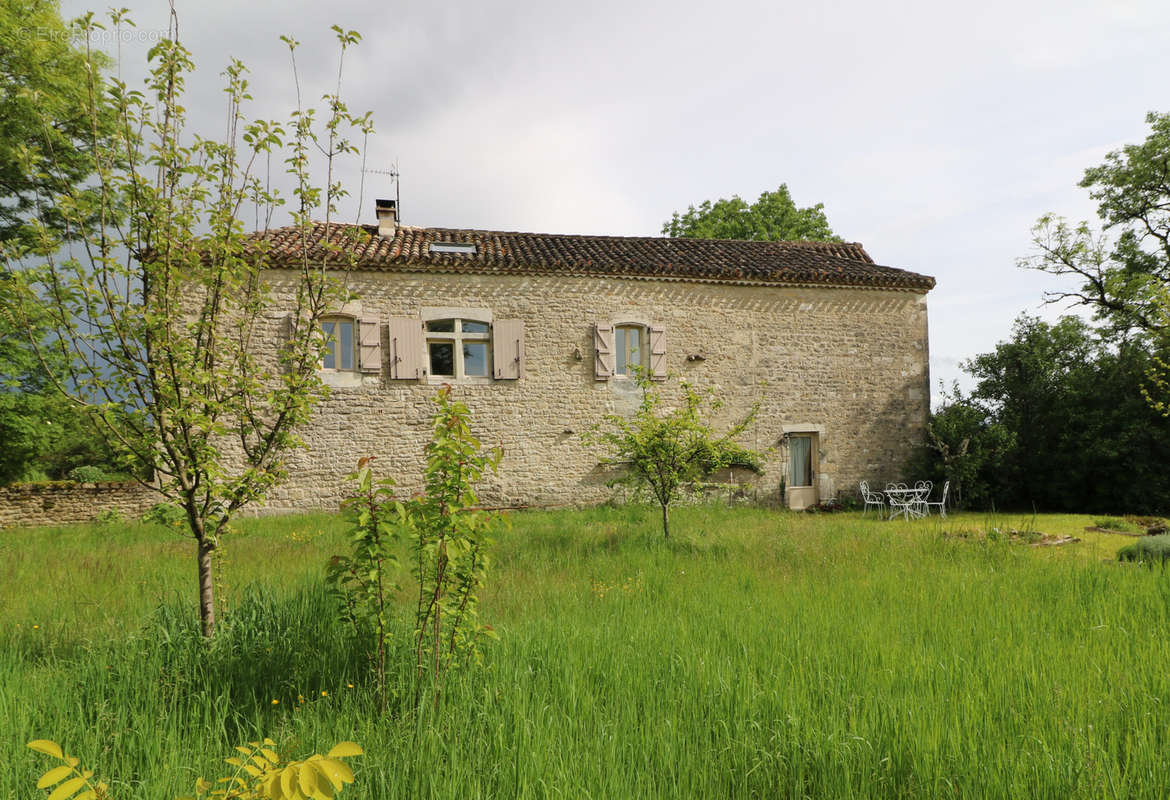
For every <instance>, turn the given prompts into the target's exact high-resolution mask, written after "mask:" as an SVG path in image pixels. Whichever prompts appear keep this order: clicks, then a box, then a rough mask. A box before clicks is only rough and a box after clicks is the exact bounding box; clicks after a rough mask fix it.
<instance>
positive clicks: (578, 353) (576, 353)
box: [573, 347, 582, 361]
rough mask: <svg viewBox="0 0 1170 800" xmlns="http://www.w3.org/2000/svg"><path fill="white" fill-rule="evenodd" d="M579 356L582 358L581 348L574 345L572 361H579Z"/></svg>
mask: <svg viewBox="0 0 1170 800" xmlns="http://www.w3.org/2000/svg"><path fill="white" fill-rule="evenodd" d="M581 358H582V356H581V348H580V347H574V348H573V360H574V361H580V360H581Z"/></svg>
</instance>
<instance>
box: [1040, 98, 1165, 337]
mask: <svg viewBox="0 0 1170 800" xmlns="http://www.w3.org/2000/svg"><path fill="white" fill-rule="evenodd" d="M1146 122H1148V123H1149V125H1150V134H1149V136H1147V137H1146V140H1145V141H1144V142H1142V143H1141V144H1131V145H1126V146H1125V147H1123V148H1122V149H1121V150H1116V151H1114V152H1112V153H1110V154H1109V155H1107V156H1106V157H1105V161H1104V162H1103V163H1102V164H1100V165H1099V166H1096V167H1092V168H1090V169H1087V170H1085V177H1084V178H1083V179H1082V180H1081V182H1080V185H1081V186H1083V187H1085V188H1086V189H1088V190H1089V195H1090V196H1091V197H1092V198H1093V199H1094V200H1096V201H1097V214H1098V216H1099V217H1100V218H1101V221H1102V222H1103V224H1104V227H1105V232H1104V233H1097V232H1095V231H1094V230H1093V227H1092V226H1091V225H1090V224H1089V223H1088V222H1081V223H1079V224H1076V225H1073V224H1070V223H1069V222H1068V221H1066V220H1064V219H1062V218H1059V217H1054V216H1051V215H1049V216H1045V217H1042V218H1041V219H1040V221H1039V222H1038V223H1037V225H1036V227H1035V229H1034V231H1033V234H1034V242H1035V245H1036V252H1035V253H1034V254H1033V255H1031V256H1029V257H1027V258H1024V259H1022V260H1021V265H1022V266H1025V267H1030V268H1033V269H1040V270H1043V271H1045V272H1051V273H1053V274H1056V275H1065V276H1070V277H1072V278H1073V279H1075V280H1076V281H1077V282H1078V283H1079V284H1080V286H1079V287H1078V288H1077V289H1074V290H1067V291H1065V290H1058V291H1054V292H1049V293H1048V298H1049V299H1050V300H1053V301H1062V300H1071V301H1073V302H1075V303H1077V304H1080V305H1086V306H1089V307H1091V308H1092V309H1093V310H1094V311H1095V312H1096V315H1097V317H1098V318H1099V319H1101V320H1103V321H1104V322H1106V323H1107V324H1108V325H1109V326H1110V328H1111V329H1112V330H1113V331H1114V332H1115V333H1122V334H1125V333H1138V334H1140V335H1153V336H1155V337H1158V338H1162V337H1164V336H1165V335H1166V334H1167V333H1168V332H1170V308H1168V295H1167V292H1168V290H1170V114H1157V113H1150V114H1149V115H1148V116H1147V117H1146ZM1110 234H1111V235H1110Z"/></svg>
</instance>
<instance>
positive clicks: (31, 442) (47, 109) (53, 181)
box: [0, 0, 113, 484]
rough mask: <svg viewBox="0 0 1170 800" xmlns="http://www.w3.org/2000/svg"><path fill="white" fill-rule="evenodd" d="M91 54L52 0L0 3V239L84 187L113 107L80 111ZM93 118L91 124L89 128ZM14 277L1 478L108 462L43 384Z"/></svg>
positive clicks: (5, 328) (1, 312)
mask: <svg viewBox="0 0 1170 800" xmlns="http://www.w3.org/2000/svg"><path fill="white" fill-rule="evenodd" d="M91 60H92V62H93V63H94V64H95V65H96V66H101V65H102V64H104V60H103V59H102V57H101V56H100V55H98V54H93V53H90V54H88V55H87V53H86V52H85V51H84V50H82V49H79V48H78V47H76V45H75V43H74V39H73V37H72V31H71V29H70V28H69V27H68V26H66V25H65V23H64V22H63V21H62V20H61V17H60V14H59V13H58V11H57V3H56V2H52V1H51V0H11V1H10V2H5V3H3V4H0V197H2V198H3V200H2V201H0V243H2V242H7V241H13V240H15V239H17V238H18V237H20V236H21V234H22V232H23V233H24V234H26V235H27V233H28V232H27V230H26V229H25V225H26V223H27V222H28V220H29V218H30V216H32V215H34V214H38V213H39V215H40V216H41V217H42V219H43V221H44V223H45V224H47V225H50V226H53V227H54V228H56V229H58V230H62V229H63V228H64V225H65V222H66V220H65V219H64V217H63V216H62V215H60V214H57V213H55V209H52V208H41V209H38V208H37V207H36V201H37V200H38V198H41V199H43V198H44V197H46V196H47V195H48V194H49V193H51V192H54V191H61V190H62V189H63V188H65V187H77V186H82V185H84V183H85V181H86V179H87V178H88V177H89V176H90V175H91V174H92V172H93V168H94V164H93V149H92V147H91V146H90V142H91V140H92V139H93V138H94V136H95V134H96V135H97V136H106V135H108V132H109V130H110V128H111V126H112V124H113V110H112V106H110V104H108V103H105V102H99V103H98V104H97V105H96V110H97V114H95V115H93V116H92V117H91V115H89V114H87V113H86V108H87V106H88V105H89V104H88V102H87V101H88V98H89V96H90V92H91V90H93V91H96V92H97V93H98V96H99V97H100V91H101V87H102V82H101V76H100V75H99V74H97V73H94V72H91V71H89V69H88V65H89V64H90V62H91ZM95 125H96V128H95V127H94V126H95ZM11 288H12V286H11V282H10V281H9V280H8V279H7V274H6V273H5V272H3V271H0V442H4V447H3V448H0V484H2V483H9V482H11V481H14V480H20V479H30V478H38V477H50V478H57V479H59V478H63V477H64V476H65V474H66V473H67V472H68V471H69V470H70V469H71V468H73V467H76V466H81V465H85V464H101V465H103V466H106V467H110V466H112V465H111V460H112V454H111V453H110V452H109V449H108V448H106V447H105V446H104V443H103V442H101V440H100V437H97V436H96V435H95V434H94V433H93V431H92V429H91V428H90V427H89V424H88V421H87V420H86V418H85V415H84V413H83V412H82V411H81V410H80V409H79V408H78V407H77V406H75V405H74V404H71V403H69V402H67V401H66V400H65V399H64V398H62V397H60V396H59V395H58V393H57V392H56V391H55V390H54V389H53V387H52V386H51V385H50V381H49V379H48V376H47V375H46V373H45V371H44V370H43V369H42V368H41V365H40V360H39V358H38V357H37V354H36V353H35V351H34V350H33V348H32V346H31V345H30V344H29V342H28V341H27V339H26V338H25V337H24V336H22V335H20V329H19V328H20V326H18V325H17V323H16V321H15V320H14V319H13V317H12V315H11V314H10V313H8V311H9V309H10V308H11V301H12V297H11Z"/></svg>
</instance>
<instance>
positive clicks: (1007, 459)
mask: <svg viewBox="0 0 1170 800" xmlns="http://www.w3.org/2000/svg"><path fill="white" fill-rule="evenodd" d="M1102 333H1103V332H1102V331H1098V330H1095V329H1093V328H1092V327H1090V326H1089V325H1087V324H1086V323H1085V322H1084V321H1083V320H1081V319H1079V318H1077V317H1062V318H1061V319H1060V320H1059V321H1058V322H1055V323H1051V324H1050V323H1047V322H1043V321H1041V320H1039V319H1037V318H1035V317H1029V316H1022V317H1020V318H1019V319H1018V320H1016V323H1015V326H1014V327H1013V329H1012V337H1011V339H1010V340H1009V341H1006V342H1000V343H999V344H998V345H996V347H995V350H993V351H992V352H990V353H983V354H982V355H978V356H976V357H975V358H973V359H971V360H970V361H968V362H966V363H964V365H963V368H964V369H965V370H966V371H967V372H968V373H969V374H970V375H971V376H972V377H973V378H974V379H975V380H976V385H975V389H974V390H973V391H972V393H971V395H970V396H968V397H964V396H962V395H959V394H958V393H957V392H956V393H953V394H952V395H950V396H948V397H947V398H946V402H945V403H944V404H943V407H942V408H940V409H939V410H937V411H936V412H935V413H934V414H933V415H932V420H931V423H930V433H931V441H930V443H929V445H930V447H929V450H928V452H929V454H930V456H931V460H932V462H933V465H932V466H928V467H923V466H922V465H916V467H915V468H914V470H913V471H914V474H916V475H918V474H923V470H925V469H930V470H931V472H932V475H933V479H935V480H943V479H947V478H949V479H950V480H951V481H952V489H956V488H959V486H958V485H957V484H961V487H962V494H963V500H965V501H967V502H968V503H970V504H972V505H975V506H977V507H984V508H988V507H997V508H1016V509H1032V508H1035V509H1038V510H1040V511H1076V512H1080V513H1084V512H1106V513H1121V512H1137V513H1166V512H1167V511H1170V473H1167V471H1166V469H1165V465H1166V463H1167V461H1170V419H1168V418H1167V417H1164V416H1162V415H1161V414H1160V413H1158V411H1157V410H1156V409H1154V408H1152V407H1151V406H1150V405H1149V404H1148V403H1146V402H1145V401H1144V399H1143V397H1142V392H1141V387H1142V386H1143V383H1144V382H1145V381H1146V376H1147V374H1148V372H1149V370H1150V367H1151V362H1152V359H1153V356H1152V355H1151V353H1150V351H1149V349H1148V348H1147V347H1145V346H1143V345H1142V344H1141V343H1140V342H1137V341H1127V342H1121V343H1117V342H1115V340H1114V337H1112V336H1111V335H1109V333H1108V332H1107V331H1106V332H1104V336H1103V335H1102Z"/></svg>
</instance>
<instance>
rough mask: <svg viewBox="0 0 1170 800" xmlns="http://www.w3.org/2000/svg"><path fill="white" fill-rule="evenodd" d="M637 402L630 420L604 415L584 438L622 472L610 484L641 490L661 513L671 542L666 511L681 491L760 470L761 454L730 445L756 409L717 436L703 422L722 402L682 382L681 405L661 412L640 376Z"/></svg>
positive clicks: (652, 391)
mask: <svg viewBox="0 0 1170 800" xmlns="http://www.w3.org/2000/svg"><path fill="white" fill-rule="evenodd" d="M638 385H639V387H640V388H641V390H642V402H641V403H640V404H639V405H638V410H637V411H636V412H635V413H634V415H633V416H632V417H628V418H627V417H624V416H622V415H620V414H607V415H605V417H604V418H603V420H602V422H601V424H600V425H597V426H595V427H594V428H593V430H592V431H590V432H589V434H587V437H586V441H587V442H589V443H591V444H598V445H600V446H601V447H602V449H603V450H604V451H605V455H604V456H603V457H602V463H603V464H613V465H615V466H618V467H621V468H623V469H624V472H623V474H622V475H621V477H619V478H617V479H616V481H615V483H627V484H630V485H633V486H635V487H638V488H642V489H646V490H648V491H649V492H650V494H651V495H652V496H653V497H654V499H655V501H657V503H658V505H659V506H660V507H661V509H662V536H663V538H666V539H669V538H670V506H671V504H672V503H673V502H674V501H675V500H677V499H678V497H679V494H680V491H681V489H682V487H683V486H685V485H687V484H689V483H692V482H694V481H697V480H699V479H701V478H704V477H706V476H708V475H710V474H711V473H712V472H714V471H715V470H717V469H721V468H723V467H728V466H743V467H746V468H748V469H752V470H755V471H756V472H759V471H760V461H761V459H760V454H759V453H756V452H754V451H752V450H748V449H747V448H744V447H742V446H740V445H738V444H736V442H735V437H736V436H739V435H740V434H741V433H743V432H744V431H745V430H746V429H747V427H748V426H749V425H750V424H751V423H752V421H753V420H754V419H755V417H756V413H757V411H758V410H759V406H758V405H756V406H753V407H752V409H751V410H750V411H749V412H748V413H747V415H746V416H744V418H743V419H741V420H740V421H739V422H737V423H736V424H734V425H732V426H731V427H730V428H729V429H728V430H727V431H726V432H725V433H723V434H721V435H720V434H717V433H715V430H714V429H713V428H712V426H711V424H710V423H709V422H707V421H706V420H705V419H704V413H705V412H704V407H706V413H713V412H715V411H718V410H719V408H720V407H721V403H719V401H717V400H712V399H711V398H710V395H707V396H704V395H703V394H700V393H699V392H698V391H696V390H695V389H694V387H692V386H691V385H690V384H688V383H683V384H681V387H682V402H681V403H680V404H679V405H678V406H677V407H675V408H671V409H664V408H663V402H662V397H661V395H660V394H659V393H658V388H657V386H656V385H655V384H653V383H651V382H650V380H649V379H647V378H646V377H645V376H639V377H638Z"/></svg>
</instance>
